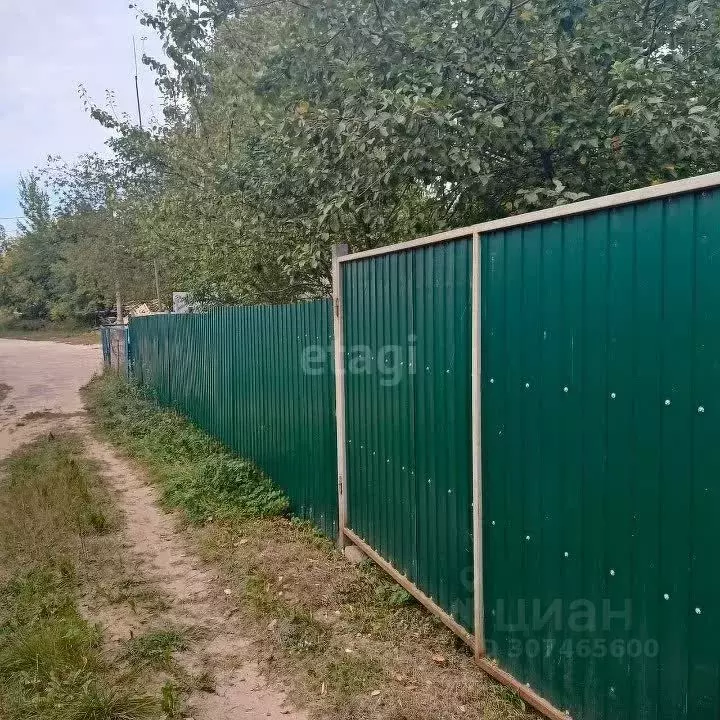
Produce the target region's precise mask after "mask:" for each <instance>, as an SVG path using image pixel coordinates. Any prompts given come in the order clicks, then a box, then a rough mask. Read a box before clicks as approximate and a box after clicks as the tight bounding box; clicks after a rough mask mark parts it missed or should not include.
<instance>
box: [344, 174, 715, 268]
mask: <svg viewBox="0 0 720 720" xmlns="http://www.w3.org/2000/svg"><path fill="white" fill-rule="evenodd" d="M718 186H720V172H714V173H708V174H707V175H696V176H695V177H691V178H686V179H685V180H674V181H673V182H667V183H660V184H658V185H650V186H648V187H644V188H639V189H638V190H628V191H626V192H621V193H615V194H614V195H603V196H602V197H598V198H591V199H589V200H581V201H579V202H574V203H569V204H567V205H559V206H557V207H552V208H547V209H545V210H536V211H534V212H529V213H523V214H522V215H512V216H510V217H506V218H501V219H500V220H490V221H488V222H483V223H478V224H476V225H468V226H467V227H461V228H456V229H455V230H446V231H444V232H441V233H436V234H435V235H428V236H427V237H421V238H417V239H415V240H408V241H406V242H401V243H395V244H394V245H386V246H384V247H379V248H374V249H373V250H364V251H363V252H358V253H351V254H350V255H344V256H342V257H339V258H338V262H340V263H346V262H353V261H354V260H362V259H363V258H368V257H374V256H377V255H387V254H389V253H395V252H402V251H403V250H412V249H413V248H416V247H422V246H423V245H432V244H434V243H441V242H446V241H448V240H456V239H458V238H467V237H472V236H474V235H476V234H477V235H482V234H483V233H490V232H494V231H496V230H506V229H509V228H513V227H519V226H521V225H531V224H532V223H538V222H547V221H548V220H558V219H560V218H565V217H570V216H572V215H582V214H584V213H589V212H594V211H596V210H605V209H608V208H613V207H621V206H622V205H630V204H632V203H637V202H644V201H646V200H657V199H658V198H664V197H670V196H672V195H681V194H683V193H688V192H694V191H698V190H706V189H708V188H715V187H718Z"/></svg>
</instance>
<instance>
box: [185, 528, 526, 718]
mask: <svg viewBox="0 0 720 720" xmlns="http://www.w3.org/2000/svg"><path fill="white" fill-rule="evenodd" d="M185 532H187V533H190V534H191V535H192V537H193V540H194V543H195V544H196V546H197V547H198V549H199V552H200V555H201V556H202V557H203V559H204V560H205V561H207V562H208V563H211V564H212V565H213V566H215V567H217V568H219V569H220V570H221V573H222V577H223V582H224V583H226V584H227V585H228V586H229V587H231V588H233V591H234V594H235V595H236V596H237V597H238V598H239V602H238V605H237V612H238V613H239V614H241V615H242V616H243V620H244V621H245V623H246V624H247V626H248V628H250V627H252V628H253V630H254V634H255V637H256V642H257V645H258V647H259V648H261V649H262V655H261V657H262V658H263V661H264V662H263V664H264V669H265V671H266V672H268V673H269V674H272V675H274V676H275V677H277V678H278V679H280V680H287V678H292V680H293V682H292V693H291V695H292V699H293V700H294V702H296V703H297V704H298V705H301V706H305V707H309V708H311V709H312V710H314V711H315V712H316V713H317V714H318V715H322V716H327V715H328V714H329V716H330V717H333V718H338V719H341V720H349V719H350V718H363V719H364V720H399V719H400V718H408V719H410V718H412V719H413V720H455V719H459V718H478V719H479V718H483V719H484V720H501V719H502V720H528V719H529V718H534V717H537V716H536V715H534V714H533V713H532V712H531V711H529V710H528V709H526V708H525V706H524V703H523V702H522V701H521V700H520V699H519V698H518V697H517V696H515V695H514V694H513V693H511V692H510V691H508V690H507V689H506V688H504V687H503V686H501V685H499V684H498V683H496V682H494V681H493V680H491V679H490V678H488V677H487V676H486V675H485V674H484V673H483V672H482V671H481V670H480V669H479V668H478V667H477V666H476V665H475V663H474V660H473V658H472V656H471V653H470V651H469V649H468V648H467V647H466V646H465V645H464V644H463V643H462V642H461V641H460V640H459V639H458V638H456V637H455V636H454V635H453V634H451V633H450V632H449V631H448V630H446V628H445V627H444V626H443V625H442V624H441V623H440V622H439V621H438V620H436V619H435V618H434V617H433V616H432V615H430V614H429V613H427V612H426V611H425V609H424V608H422V607H421V606H419V605H418V604H417V603H415V602H414V601H413V600H412V599H411V598H410V597H409V596H407V595H406V594H405V593H404V592H403V591H402V590H401V589H400V588H399V586H398V585H396V584H395V583H394V582H393V581H392V580H391V579H389V578H387V576H385V574H384V573H382V571H380V570H379V569H378V568H376V567H375V565H374V564H372V563H371V562H370V561H366V562H364V563H361V564H360V565H359V566H353V565H351V564H349V563H348V562H347V561H346V560H345V558H344V556H342V555H341V554H340V553H339V552H337V551H336V550H335V548H334V546H333V544H332V543H331V542H330V541H329V540H326V539H324V538H322V537H321V536H319V535H318V534H317V533H316V532H315V531H314V530H312V529H311V528H310V527H308V526H307V524H306V523H296V522H293V521H289V520H285V519H275V520H257V521H252V522H228V523H223V524H217V523H208V524H206V525H205V526H204V527H201V528H193V527H188V528H187V529H186V530H185ZM439 658H442V659H443V663H442V664H438V662H437V660H438V659H439Z"/></svg>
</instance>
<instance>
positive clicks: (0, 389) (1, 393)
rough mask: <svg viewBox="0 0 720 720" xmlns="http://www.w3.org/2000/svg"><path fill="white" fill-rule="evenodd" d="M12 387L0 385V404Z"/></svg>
mask: <svg viewBox="0 0 720 720" xmlns="http://www.w3.org/2000/svg"><path fill="white" fill-rule="evenodd" d="M11 390H12V387H10V385H7V384H6V383H0V403H1V402H3V401H4V400H5V398H6V397H7V396H8V395H9V394H10V391H11Z"/></svg>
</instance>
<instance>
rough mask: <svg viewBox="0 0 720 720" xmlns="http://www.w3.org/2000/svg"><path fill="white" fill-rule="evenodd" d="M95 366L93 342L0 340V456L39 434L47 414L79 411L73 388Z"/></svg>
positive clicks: (49, 422) (48, 421)
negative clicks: (36, 415)
mask: <svg viewBox="0 0 720 720" xmlns="http://www.w3.org/2000/svg"><path fill="white" fill-rule="evenodd" d="M101 369H102V357H101V353H100V347H99V346H96V345H67V344H64V343H54V342H44V341H40V340H38V341H35V340H32V341H30V340H6V339H4V338H0V458H2V457H5V456H6V455H9V454H10V453H11V452H12V451H13V450H14V449H15V448H17V447H19V446H20V445H22V444H23V443H25V442H27V441H28V440H31V439H32V438H33V437H36V436H37V435H39V434H41V433H43V432H45V430H46V429H47V427H48V426H49V425H52V424H53V423H54V422H56V421H57V418H55V417H53V415H60V414H62V415H69V416H73V415H75V414H76V413H82V410H83V404H82V400H81V398H80V394H79V392H78V390H79V388H81V387H82V386H83V385H85V383H87V382H88V381H89V380H90V378H92V376H93V374H95V373H96V372H99V371H100V370H101ZM29 413H42V414H43V417H36V418H34V419H30V418H27V415H28V414H29Z"/></svg>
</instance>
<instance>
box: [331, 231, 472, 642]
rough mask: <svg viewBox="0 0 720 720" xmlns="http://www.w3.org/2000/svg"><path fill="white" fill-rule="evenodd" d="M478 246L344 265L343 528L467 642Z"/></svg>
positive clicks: (436, 247)
mask: <svg viewBox="0 0 720 720" xmlns="http://www.w3.org/2000/svg"><path fill="white" fill-rule="evenodd" d="M471 262H472V248H471V241H470V240H469V239H468V240H461V241H456V242H452V243H448V244H443V245H433V246H428V247H424V248H420V249H417V250H412V251H407V252H399V253H392V254H388V255H381V256H378V257H374V258H369V259H361V260H357V261H353V262H347V263H343V264H342V265H341V267H342V272H343V277H342V287H343V308H344V311H343V312H344V327H345V337H344V352H345V371H346V372H345V393H346V397H345V402H346V448H347V491H346V494H347V505H348V518H347V525H348V528H349V529H350V530H352V531H353V532H354V533H356V534H357V535H358V536H359V537H360V538H362V540H364V541H365V542H366V543H367V544H368V545H370V546H371V547H372V548H373V549H375V550H376V551H377V552H378V553H379V554H380V555H381V556H382V557H384V558H385V559H386V560H387V561H389V562H390V563H391V564H392V565H393V566H394V567H395V569H396V570H398V571H399V572H400V573H403V574H404V575H405V576H407V578H408V579H409V580H410V581H411V582H412V583H413V584H414V585H415V586H416V587H418V588H419V589H420V590H421V591H422V592H424V593H425V594H426V595H428V596H429V597H430V598H431V599H432V600H433V601H434V602H435V603H436V604H437V605H439V606H440V607H441V608H442V609H444V610H445V611H446V612H447V613H448V614H450V615H451V616H452V617H453V618H454V619H455V620H456V621H457V622H459V623H460V624H461V625H463V626H464V627H465V628H467V629H468V630H469V631H472V626H473V552H472V547H473V544H472V507H471V505H472V471H471V402H470V394H471V374H470V355H471V353H470V344H471V294H470V279H471Z"/></svg>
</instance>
